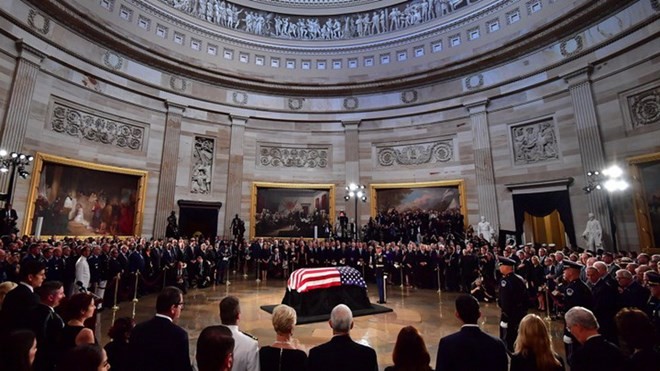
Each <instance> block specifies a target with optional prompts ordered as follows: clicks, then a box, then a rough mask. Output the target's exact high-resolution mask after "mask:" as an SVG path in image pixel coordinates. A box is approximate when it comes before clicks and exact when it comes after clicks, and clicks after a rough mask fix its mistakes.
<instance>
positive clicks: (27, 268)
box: [0, 260, 46, 337]
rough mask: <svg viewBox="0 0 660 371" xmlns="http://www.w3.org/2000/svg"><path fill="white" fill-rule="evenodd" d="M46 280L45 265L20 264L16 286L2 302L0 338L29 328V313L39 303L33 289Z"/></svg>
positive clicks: (31, 262) (35, 261) (37, 263)
mask: <svg viewBox="0 0 660 371" xmlns="http://www.w3.org/2000/svg"><path fill="white" fill-rule="evenodd" d="M45 278H46V265H45V264H44V263H42V262H40V261H37V260H28V261H25V262H23V263H21V267H20V271H19V279H20V282H19V284H18V286H17V287H16V288H15V289H13V290H11V291H9V293H7V296H6V297H5V300H4V301H3V302H2V312H0V337H1V336H3V335H5V334H8V333H9V332H11V331H12V330H15V329H24V328H30V323H29V321H30V318H29V316H26V315H25V314H26V313H31V312H32V311H33V310H34V309H35V308H36V307H37V306H38V305H39V303H40V300H39V296H38V295H37V294H35V293H34V289H36V288H38V287H39V286H41V284H42V283H43V282H44V279H45Z"/></svg>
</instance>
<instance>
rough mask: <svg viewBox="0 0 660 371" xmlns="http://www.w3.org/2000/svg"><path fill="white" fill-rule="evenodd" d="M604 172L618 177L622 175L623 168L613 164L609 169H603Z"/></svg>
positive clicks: (611, 176) (612, 176) (609, 175)
mask: <svg viewBox="0 0 660 371" xmlns="http://www.w3.org/2000/svg"><path fill="white" fill-rule="evenodd" d="M603 174H604V175H606V176H608V177H610V178H618V177H620V176H621V175H623V170H621V168H620V167H618V166H616V165H612V166H610V167H608V168H607V169H605V170H603Z"/></svg>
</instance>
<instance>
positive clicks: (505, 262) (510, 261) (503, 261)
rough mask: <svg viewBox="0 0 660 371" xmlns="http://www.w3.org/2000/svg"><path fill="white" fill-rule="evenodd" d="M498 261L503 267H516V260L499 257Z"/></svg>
mask: <svg viewBox="0 0 660 371" xmlns="http://www.w3.org/2000/svg"><path fill="white" fill-rule="evenodd" d="M497 260H498V261H499V262H500V264H502V265H510V266H512V267H513V266H515V265H516V261H515V260H513V259H509V258H506V257H504V256H498V257H497Z"/></svg>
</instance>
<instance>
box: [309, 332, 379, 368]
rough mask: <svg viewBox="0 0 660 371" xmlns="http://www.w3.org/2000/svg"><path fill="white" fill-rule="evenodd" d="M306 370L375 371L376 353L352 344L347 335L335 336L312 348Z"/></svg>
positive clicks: (376, 365)
mask: <svg viewBox="0 0 660 371" xmlns="http://www.w3.org/2000/svg"><path fill="white" fill-rule="evenodd" d="M307 369H308V370H314V371H324V370H328V371H336V370H342V371H377V370H378V361H377V360H376V351H375V350H373V349H372V348H369V347H368V346H365V345H362V344H358V343H356V342H354V341H353V340H352V339H351V337H350V336H348V335H337V336H334V337H333V338H332V340H330V341H329V342H327V343H324V344H321V345H319V346H317V347H314V348H312V349H311V350H310V351H309V358H307Z"/></svg>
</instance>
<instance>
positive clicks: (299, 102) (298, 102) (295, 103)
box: [288, 98, 305, 111]
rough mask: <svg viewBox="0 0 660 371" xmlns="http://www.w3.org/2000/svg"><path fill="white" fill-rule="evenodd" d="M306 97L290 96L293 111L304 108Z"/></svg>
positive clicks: (290, 107) (290, 105)
mask: <svg viewBox="0 0 660 371" xmlns="http://www.w3.org/2000/svg"><path fill="white" fill-rule="evenodd" d="M304 101H305V98H289V100H288V105H289V109H290V110H292V111H298V110H300V109H301V108H302V106H303V102H304Z"/></svg>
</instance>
